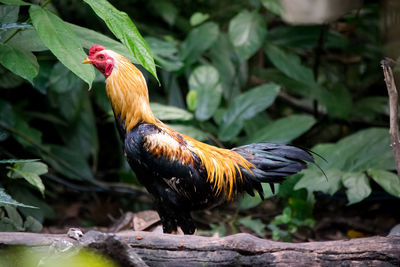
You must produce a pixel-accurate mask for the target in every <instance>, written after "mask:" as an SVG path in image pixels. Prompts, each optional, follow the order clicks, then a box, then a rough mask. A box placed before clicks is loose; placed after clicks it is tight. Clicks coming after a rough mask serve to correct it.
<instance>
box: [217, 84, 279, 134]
mask: <svg viewBox="0 0 400 267" xmlns="http://www.w3.org/2000/svg"><path fill="white" fill-rule="evenodd" d="M278 93H279V86H278V85H276V84H274V83H269V84H265V85H261V86H258V87H255V88H253V89H251V90H249V91H247V92H245V93H243V94H241V95H239V96H238V97H236V98H235V99H234V100H233V101H232V103H231V104H230V105H229V107H228V109H227V110H226V111H225V113H224V115H223V118H222V123H221V125H220V129H219V134H218V137H219V138H220V139H221V140H222V141H228V140H230V139H232V138H233V137H235V136H236V135H237V134H238V133H239V132H240V130H241V128H242V126H243V120H244V119H250V118H251V117H253V116H254V115H256V114H257V113H259V112H261V111H263V110H265V109H266V108H268V107H269V106H270V105H271V104H272V103H273V102H274V101H275V98H276V96H277V95H278Z"/></svg>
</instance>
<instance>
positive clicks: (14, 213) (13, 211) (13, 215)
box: [4, 206, 24, 228]
mask: <svg viewBox="0 0 400 267" xmlns="http://www.w3.org/2000/svg"><path fill="white" fill-rule="evenodd" d="M4 209H5V210H6V212H7V217H8V218H9V219H10V220H11V221H13V223H14V224H15V225H16V226H17V227H18V228H22V226H23V224H24V221H23V220H22V217H21V215H20V214H19V212H18V210H17V208H15V207H12V206H5V207H4Z"/></svg>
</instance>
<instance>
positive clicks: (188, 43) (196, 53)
mask: <svg viewBox="0 0 400 267" xmlns="http://www.w3.org/2000/svg"><path fill="white" fill-rule="evenodd" d="M218 35H219V29H218V25H217V24H216V23H214V22H207V23H204V24H202V25H200V26H198V27H196V28H194V29H192V30H191V31H190V32H189V34H188V35H187V37H186V39H185V40H184V41H183V42H182V45H181V48H180V50H179V53H180V57H181V58H182V59H183V60H184V61H185V63H186V64H187V65H190V64H192V63H193V62H195V61H196V60H198V59H199V57H200V56H201V55H202V54H203V52H204V51H206V50H207V49H209V48H210V47H211V46H212V45H213V44H214V42H215V41H216V40H217V38H218Z"/></svg>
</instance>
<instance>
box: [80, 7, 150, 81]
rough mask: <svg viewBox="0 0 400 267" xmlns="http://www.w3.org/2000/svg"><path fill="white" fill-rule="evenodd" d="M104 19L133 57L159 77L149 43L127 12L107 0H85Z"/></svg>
mask: <svg viewBox="0 0 400 267" xmlns="http://www.w3.org/2000/svg"><path fill="white" fill-rule="evenodd" d="M84 1H85V2H86V3H87V4H88V5H90V7H91V8H92V9H93V11H94V12H95V13H96V14H97V15H98V16H99V17H100V18H102V19H103V20H104V22H105V23H106V24H107V26H108V28H109V29H110V31H111V32H112V33H113V34H114V35H115V36H116V37H117V38H118V39H119V40H120V41H121V42H122V43H123V44H124V45H125V46H126V47H127V48H128V49H129V51H130V52H131V53H132V55H133V57H134V58H135V59H136V60H137V62H138V63H139V64H141V65H142V66H143V67H144V68H145V69H147V70H148V71H149V72H150V73H151V74H153V76H154V77H155V78H156V79H157V81H158V78H157V71H156V65H155V63H154V59H153V55H152V53H151V51H150V47H149V45H148V44H147V43H146V41H145V40H144V39H143V37H142V35H141V34H140V33H139V31H138V29H137V28H136V26H135V24H134V23H133V22H132V20H131V19H130V18H129V16H128V15H127V14H126V13H125V12H121V11H119V10H118V9H116V8H115V7H114V6H113V5H111V4H110V3H109V2H108V1H106V0H84Z"/></svg>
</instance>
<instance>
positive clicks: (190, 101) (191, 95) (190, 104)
mask: <svg viewBox="0 0 400 267" xmlns="http://www.w3.org/2000/svg"><path fill="white" fill-rule="evenodd" d="M186 104H187V108H188V109H189V110H190V111H195V110H196V106H197V91H195V90H191V91H189V92H188V93H187V95H186Z"/></svg>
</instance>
